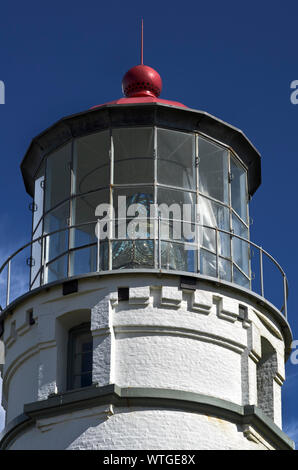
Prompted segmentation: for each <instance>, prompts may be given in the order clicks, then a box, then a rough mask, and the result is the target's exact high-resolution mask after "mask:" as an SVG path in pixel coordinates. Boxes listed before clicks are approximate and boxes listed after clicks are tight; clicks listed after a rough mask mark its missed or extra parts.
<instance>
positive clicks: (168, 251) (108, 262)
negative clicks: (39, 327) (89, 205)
mask: <svg viewBox="0 0 298 470" xmlns="http://www.w3.org/2000/svg"><path fill="white" fill-rule="evenodd" d="M130 220H131V219H119V218H118V219H109V220H108V221H107V220H105V224H107V225H108V226H110V235H109V237H108V238H107V239H105V240H103V239H100V237H98V236H96V230H98V229H99V227H100V226H101V224H102V221H99V220H97V221H92V222H84V223H81V224H75V225H71V226H66V227H63V228H59V229H57V230H54V231H52V232H51V233H46V234H43V235H41V236H39V237H37V238H35V239H34V240H32V241H30V242H28V243H27V244H25V245H24V246H22V247H21V248H19V249H18V250H17V251H15V252H14V253H13V254H12V255H11V256H9V257H8V258H7V260H6V261H5V262H4V263H3V264H2V266H1V268H0V305H1V309H2V310H3V308H4V307H7V306H9V304H10V303H11V302H12V301H13V300H15V299H17V298H18V297H20V296H21V295H23V294H25V293H26V292H29V291H30V290H32V289H34V288H36V287H40V286H42V285H46V284H48V283H50V282H52V281H53V280H62V279H67V278H68V277H72V276H75V275H79V274H88V273H92V272H94V273H96V272H101V271H103V272H112V271H114V270H116V269H123V268H125V269H130V270H131V271H132V272H133V271H135V270H136V269H138V268H140V267H142V269H144V268H145V269H146V270H148V271H150V270H152V269H154V270H156V269H157V270H162V271H171V272H173V271H179V273H185V274H188V275H189V274H190V273H192V274H200V275H203V276H206V277H210V278H215V279H219V280H222V281H228V282H231V283H233V284H238V285H240V286H241V287H245V288H246V289H248V290H251V291H253V292H255V293H257V294H259V295H260V296H261V297H263V298H264V299H266V300H269V301H270V302H271V303H273V304H274V305H275V306H276V307H277V308H278V309H279V310H280V311H281V312H282V313H283V314H284V315H285V317H286V318H287V298H288V282H287V278H286V274H285V272H284V271H283V269H282V268H281V266H280V265H279V263H278V262H277V261H276V260H275V259H274V258H273V257H272V256H271V255H270V254H269V253H268V252H267V251H266V250H264V249H263V248H262V247H260V246H258V245H257V244H255V243H253V242H252V241H250V240H247V239H245V238H243V237H241V236H240V235H237V234H235V233H231V232H229V231H226V230H223V229H220V228H218V227H213V226H208V225H203V224H200V223H196V222H193V221H187V220H178V219H164V218H162V217H161V216H159V217H155V218H154V217H153V218H150V219H141V218H137V221H138V222H139V221H142V220H143V221H147V229H148V227H149V225H150V233H148V230H147V233H143V234H139V236H137V237H135V238H129V237H127V236H126V237H122V238H119V237H117V238H116V237H115V229H116V228H119V226H120V225H121V224H122V228H123V224H127V222H129V221H130ZM174 223H180V224H188V225H190V226H192V227H194V228H195V229H194V234H195V235H194V238H193V239H192V240H189V239H188V240H181V239H175V238H173V237H169V236H168V237H167V236H165V235H164V234H163V232H164V229H165V228H166V229H172V228H173V224H174ZM152 224H153V226H152ZM88 227H89V228H88ZM90 227H91V228H92V230H90ZM125 227H126V228H127V225H125ZM151 229H152V230H151ZM76 231H79V232H80V233H83V234H85V235H87V237H89V238H90V240H89V241H88V243H82V244H78V245H77V246H76V243H75V234H76ZM210 231H213V232H211V233H213V235H214V237H213V240H214V242H213V244H212V242H210V238H212V237H210ZM206 232H208V234H209V236H208V238H209V246H208V243H206V242H205V240H204V236H205V234H206ZM97 233H98V232H97ZM57 235H58V237H60V245H61V235H63V236H62V238H63V237H64V240H62V241H63V243H64V244H65V241H66V240H67V247H66V248H65V249H62V248H60V249H59V250H58V251H57V250H56V251H57V253H55V255H56V256H51V253H50V252H51V249H50V248H51V246H50V245H51V243H52V245H55V243H54V241H53V240H54V236H57ZM142 235H143V236H142ZM224 237H226V240H229V242H230V248H229V249H227V250H226V252H225V251H224V249H223V245H224V243H223V240H222V239H223V238H224ZM237 240H238V251H240V256H239V252H238V256H236V257H235V246H236V243H237ZM138 241H142V242H143V246H145V247H146V242H147V253H148V250H149V251H150V253H149V255H148V258H147V259H146V255H144V257H143V263H139V261H136V260H130V261H131V262H130V263H129V262H128V263H127V264H126V265H125V263H122V265H121V263H120V265H117V260H118V259H119V243H120V247H121V244H122V245H123V244H125V243H130V244H131V247H130V249H127V252H131V251H132V248H133V246H136V243H137V242H138ZM148 242H150V244H148ZM115 243H117V244H118V249H117V250H118V251H117V250H116V248H115V246H114V244H115ZM36 247H37V250H36ZM55 247H56V248H57V243H56V245H55ZM103 247H105V252H104V255H103V254H102V249H103ZM239 247H240V250H239ZM122 248H123V247H122ZM190 248H191V250H189V249H190ZM86 249H87V250H89V255H90V254H91V251H92V262H91V261H90V259H89V266H88V267H87V268H83V270H82V269H81V270H80V272H76V269H75V268H74V267H73V262H72V261H71V258H72V256H73V254H74V253H77V252H79V251H80V250H86ZM182 249H183V250H184V253H185V256H184V258H183V255H182V258H181V253H182V251H181V250H182ZM34 251H35V252H36V251H37V252H38V260H37V265H36V264H35V263H36V259H34V258H33V256H32V254H34ZM120 251H121V250H120ZM236 251H237V250H236ZM123 252H125V248H124V249H123V250H122V253H123ZM255 252H257V253H258V256H257V257H256V256H255ZM28 253H29V254H30V256H27V255H28ZM117 253H118V254H117ZM178 253H179V254H180V260H181V259H182V264H180V265H179V261H178V262H177V263H176V264H175V256H176V255H177V254H178ZM187 253H191V254H190V255H189V254H187ZM35 254H36V253H35ZM241 257H242V258H241ZM18 258H19V259H18ZM89 258H90V256H89ZM206 259H207V261H206ZM239 259H240V263H239ZM61 260H64V264H65V266H66V267H65V269H64V270H62V271H61V270H60V272H57V273H56V274H57V276H56V279H53V278H50V277H49V276H48V273H49V270H51V269H52V266H53V265H54V263H57V262H58V263H59V262H61ZM150 260H152V262H151V261H150ZM169 260H170V261H169ZM173 260H174V261H173ZM128 261H129V260H128ZM149 261H150V262H149ZM241 261H244V264H246V267H243V266H241ZM14 262H15V263H16V267H15V273H14V266H13V264H14ZM265 262H266V263H267V264H268V262H269V263H270V268H269V272H268V273H267V274H266V276H265V272H264V271H265V269H264V264H265ZM138 263H139V264H138ZM26 264H27V265H28V266H29V268H30V269H28V268H27V269H28V271H27V272H25V271H24V267H25V266H26ZM60 264H61V263H60ZM223 266H225V267H226V268H227V269H226V271H224V270H223ZM33 268H34V269H33ZM274 269H275V270H276V271H277V273H278V275H279V276H281V279H279V280H278V282H277V283H276V279H275V276H274V275H273V270H274ZM226 273H228V274H226ZM14 274H15V277H16V279H17V280H15V279H14ZM56 274H55V275H56ZM239 279H240V280H239ZM266 281H268V283H269V285H270V289H268V290H266V297H265V283H266ZM14 282H15V283H16V286H15V285H14V284H13V283H14ZM12 290H13V291H14V292H13V295H11V293H12ZM278 290H280V291H281V297H282V300H280V299H276V298H274V300H271V299H270V294H274V295H273V297H274V296H275V294H277V293H278ZM268 293H269V294H268ZM275 297H276V296H275ZM278 304H279V306H278ZM280 305H282V306H281V307H280Z"/></svg>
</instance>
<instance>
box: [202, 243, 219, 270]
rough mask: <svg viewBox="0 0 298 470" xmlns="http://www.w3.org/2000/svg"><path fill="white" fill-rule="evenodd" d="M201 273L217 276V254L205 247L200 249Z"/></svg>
mask: <svg viewBox="0 0 298 470" xmlns="http://www.w3.org/2000/svg"><path fill="white" fill-rule="evenodd" d="M200 273H201V274H204V275H205V276H211V277H216V256H215V255H214V254H212V253H209V251H206V250H204V249H203V248H201V250H200Z"/></svg>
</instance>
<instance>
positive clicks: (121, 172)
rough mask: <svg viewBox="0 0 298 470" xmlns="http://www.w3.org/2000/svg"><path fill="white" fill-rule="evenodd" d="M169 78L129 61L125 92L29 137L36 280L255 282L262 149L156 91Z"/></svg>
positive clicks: (26, 169) (25, 168)
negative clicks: (177, 275) (131, 275)
mask: <svg viewBox="0 0 298 470" xmlns="http://www.w3.org/2000/svg"><path fill="white" fill-rule="evenodd" d="M161 86H162V83H161V79H160V77H159V75H158V73H157V72H156V71H154V70H153V69H151V68H150V67H147V66H143V65H140V66H137V67H133V69H131V70H130V71H129V72H127V74H126V75H125V76H124V79H123V89H124V91H125V93H126V97H125V98H122V99H120V100H118V101H115V102H111V103H107V104H104V105H100V106H96V107H94V108H92V109H91V110H89V111H87V112H84V113H81V114H78V115H75V116H70V117H68V118H65V119H62V120H61V121H59V122H58V123H57V124H55V125H54V126H52V127H51V128H50V129H48V130H47V131H45V132H44V133H42V134H41V135H40V136H38V137H36V138H35V139H34V140H33V142H32V144H31V146H30V148H29V150H28V152H27V154H26V156H25V158H24V160H23V162H22V165H21V168H22V172H23V177H24V181H25V185H26V188H27V190H28V192H29V194H31V195H32V196H33V197H34V204H33V206H32V207H33V234H32V240H33V243H32V253H31V280H30V288H31V289H32V288H35V287H38V286H41V285H43V284H46V283H51V282H54V281H58V280H61V279H64V278H68V277H72V276H77V275H83V274H88V273H93V272H98V271H114V270H124V269H127V270H131V269H133V270H138V269H139V270H148V269H149V270H166V271H176V272H181V273H192V274H193V273H196V274H200V275H203V276H208V277H211V278H218V279H220V280H223V281H227V282H231V283H235V284H238V285H240V286H242V287H244V288H248V289H249V288H250V287H251V279H252V275H251V265H250V246H249V214H248V201H249V198H250V196H251V195H252V194H253V193H254V191H255V190H256V189H257V187H258V186H259V184H260V156H259V154H258V152H257V151H256V150H255V148H254V147H253V146H252V144H251V143H250V142H249V141H248V139H247V138H246V137H245V136H244V135H243V133H242V132H241V131H238V130H237V129H235V128H233V127H231V126H230V125H228V124H226V123H224V122H223V121H220V120H218V119H216V118H214V117H213V116H211V115H209V114H207V113H204V112H200V111H196V110H193V109H190V108H187V107H186V106H184V105H182V104H181V103H177V102H172V101H166V100H162V99H159V98H158V95H159V93H160V90H161ZM108 206H109V207H110V208H111V210H109V209H108V208H107V207H108ZM132 228H133V232H134V233H133V236H132V233H131V229H132Z"/></svg>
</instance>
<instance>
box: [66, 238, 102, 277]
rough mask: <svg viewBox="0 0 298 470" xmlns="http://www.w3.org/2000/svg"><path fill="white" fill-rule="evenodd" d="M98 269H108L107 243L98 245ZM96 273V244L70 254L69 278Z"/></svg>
mask: <svg viewBox="0 0 298 470" xmlns="http://www.w3.org/2000/svg"><path fill="white" fill-rule="evenodd" d="M99 269H100V270H101V271H106V270H107V269H108V243H107V242H103V243H101V244H100V258H99ZM96 271H97V244H96V245H94V246H88V247H86V248H80V249H78V250H75V251H72V252H71V253H70V276H76V275H78V274H86V273H90V272H96Z"/></svg>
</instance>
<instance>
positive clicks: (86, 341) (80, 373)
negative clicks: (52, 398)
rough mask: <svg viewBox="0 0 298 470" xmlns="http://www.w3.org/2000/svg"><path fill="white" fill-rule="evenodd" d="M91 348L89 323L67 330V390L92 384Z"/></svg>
mask: <svg viewBox="0 0 298 470" xmlns="http://www.w3.org/2000/svg"><path fill="white" fill-rule="evenodd" d="M92 349H93V341H92V334H91V331H90V323H83V324H81V325H80V326H77V327H75V328H72V329H71V330H70V331H69V337H68V361H67V362H68V384H67V389H68V390H72V389H74V388H81V387H88V386H89V385H92Z"/></svg>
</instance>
